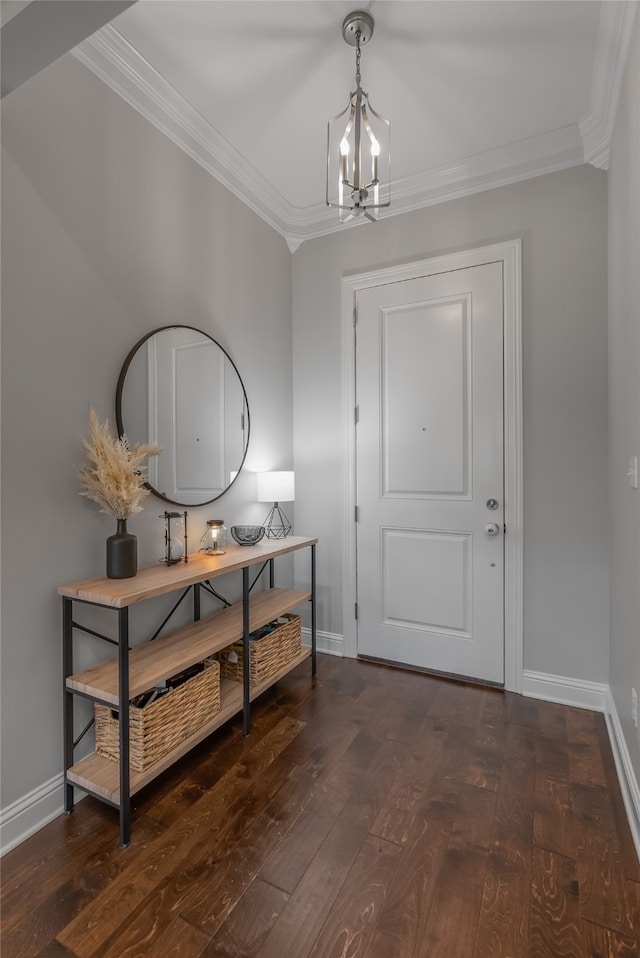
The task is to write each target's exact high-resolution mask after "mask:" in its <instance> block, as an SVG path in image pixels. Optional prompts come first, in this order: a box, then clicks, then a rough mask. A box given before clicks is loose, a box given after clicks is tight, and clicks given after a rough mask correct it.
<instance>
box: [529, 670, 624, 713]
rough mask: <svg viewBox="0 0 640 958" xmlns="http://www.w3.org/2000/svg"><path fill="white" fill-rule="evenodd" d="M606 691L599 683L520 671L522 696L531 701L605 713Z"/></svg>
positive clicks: (607, 687)
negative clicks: (531, 699)
mask: <svg viewBox="0 0 640 958" xmlns="http://www.w3.org/2000/svg"><path fill="white" fill-rule="evenodd" d="M608 691H609V686H608V685H605V684H603V683H601V682H584V681H583V680H582V679H570V678H567V677H566V676H564V675H549V674H548V673H546V672H532V671H530V670H529V669H523V671H522V694H523V695H526V696H528V697H529V698H533V699H544V700H545V701H547V702H557V703H558V704H559V705H573V706H575V707H576V708H580V709H592V710H593V711H594V712H605V711H606V708H607V693H608Z"/></svg>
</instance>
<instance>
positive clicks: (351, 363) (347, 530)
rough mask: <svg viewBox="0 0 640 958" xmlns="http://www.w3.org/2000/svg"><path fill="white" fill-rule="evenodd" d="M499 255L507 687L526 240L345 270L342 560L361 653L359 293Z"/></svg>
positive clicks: (515, 615)
mask: <svg viewBox="0 0 640 958" xmlns="http://www.w3.org/2000/svg"><path fill="white" fill-rule="evenodd" d="M496 262H500V263H502V267H503V302H504V315H503V324H504V337H503V343H504V347H503V349H504V356H503V359H504V498H505V527H506V535H505V546H504V547H505V557H504V558H505V567H504V576H505V579H504V629H505V663H504V664H505V688H506V689H509V690H510V691H513V692H520V691H521V688H522V668H523V561H522V555H523V548H522V532H523V530H522V522H523V505H522V487H523V476H522V468H523V459H522V243H521V240H519V239H514V240H510V241H507V242H504V243H496V244H493V245H489V246H481V247H475V248H472V249H468V250H461V251H458V252H455V253H449V254H446V255H444V256H437V257H433V258H430V259H426V260H419V261H416V262H411V263H405V264H402V265H399V266H392V267H388V268H385V269H380V270H374V271H371V272H367V273H359V274H356V275H353V276H348V277H345V278H343V280H342V291H341V303H342V362H343V368H342V379H343V413H344V419H343V421H344V457H343V460H344V475H343V502H342V508H343V523H342V528H343V536H342V568H343V574H344V580H343V581H344V592H343V610H342V616H343V642H344V654H345V655H346V656H348V657H350V658H355V657H356V656H357V623H356V619H355V606H356V596H357V566H356V526H355V508H356V437H355V423H354V416H355V399H356V390H355V337H354V310H355V294H356V292H357V290H359V289H367V288H369V287H372V286H382V285H386V284H387V283H397V282H402V281H403V280H407V279H415V278H417V277H420V276H430V275H433V274H434V273H442V272H449V271H451V270H456V269H466V268H469V267H472V266H480V265H483V264H486V263H496Z"/></svg>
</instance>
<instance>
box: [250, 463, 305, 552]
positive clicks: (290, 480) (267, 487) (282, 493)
mask: <svg viewBox="0 0 640 958" xmlns="http://www.w3.org/2000/svg"><path fill="white" fill-rule="evenodd" d="M295 498H296V494H295V474H294V473H293V472H259V473H258V502H273V507H272V509H271V510H270V512H269V514H268V515H267V518H266V519H265V520H264V523H263V525H264V530H265V533H266V535H267V537H268V538H269V539H285V538H286V537H287V536H288V535H289V533H290V532H291V523H290V522H289V520H288V519H287V517H286V516H285V514H284V512H283V511H282V509H281V508H280V503H281V502H293V501H294V500H295Z"/></svg>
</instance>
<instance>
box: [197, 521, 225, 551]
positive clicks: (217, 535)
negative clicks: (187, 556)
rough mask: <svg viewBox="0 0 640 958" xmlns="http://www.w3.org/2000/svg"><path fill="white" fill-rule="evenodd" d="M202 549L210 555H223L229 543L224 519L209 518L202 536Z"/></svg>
mask: <svg viewBox="0 0 640 958" xmlns="http://www.w3.org/2000/svg"><path fill="white" fill-rule="evenodd" d="M200 542H202V543H203V546H202V551H203V552H206V554H207V555H208V556H223V555H224V553H225V547H226V545H227V529H226V526H225V524H224V519H207V528H206V529H205V530H204V533H203V534H202V536H201V537H200Z"/></svg>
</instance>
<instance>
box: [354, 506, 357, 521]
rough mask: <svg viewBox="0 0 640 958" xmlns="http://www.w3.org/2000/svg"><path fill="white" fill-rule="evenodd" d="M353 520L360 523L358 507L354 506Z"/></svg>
mask: <svg viewBox="0 0 640 958" xmlns="http://www.w3.org/2000/svg"><path fill="white" fill-rule="evenodd" d="M353 519H354V522H358V507H357V506H354V509H353Z"/></svg>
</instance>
